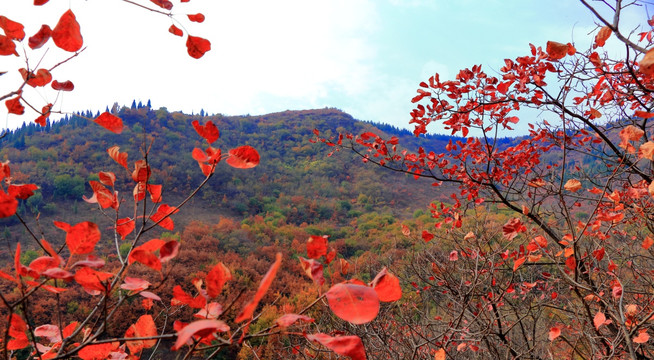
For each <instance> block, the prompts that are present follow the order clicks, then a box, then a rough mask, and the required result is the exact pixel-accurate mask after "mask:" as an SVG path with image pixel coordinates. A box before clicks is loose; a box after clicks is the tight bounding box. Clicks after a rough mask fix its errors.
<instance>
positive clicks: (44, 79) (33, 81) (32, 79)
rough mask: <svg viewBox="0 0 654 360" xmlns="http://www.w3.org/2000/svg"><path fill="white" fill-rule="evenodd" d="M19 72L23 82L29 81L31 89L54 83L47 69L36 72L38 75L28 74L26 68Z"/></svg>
mask: <svg viewBox="0 0 654 360" xmlns="http://www.w3.org/2000/svg"><path fill="white" fill-rule="evenodd" d="M18 71H19V72H20V74H21V76H22V77H23V80H26V81H27V85H29V86H31V87H40V86H45V85H47V84H48V83H50V81H52V74H50V72H49V71H48V70H46V69H39V70H37V71H36V74H34V73H31V72H30V73H28V72H27V69H25V68H22V69H19V70H18Z"/></svg>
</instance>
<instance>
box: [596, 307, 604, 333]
mask: <svg viewBox="0 0 654 360" xmlns="http://www.w3.org/2000/svg"><path fill="white" fill-rule="evenodd" d="M605 323H606V316H604V313H602V312H601V311H598V312H597V314H595V317H594V318H593V324H594V325H595V329H596V330H599V328H600V326H602V325H604V324H605Z"/></svg>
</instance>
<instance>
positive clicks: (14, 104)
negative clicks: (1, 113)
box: [5, 95, 25, 115]
mask: <svg viewBox="0 0 654 360" xmlns="http://www.w3.org/2000/svg"><path fill="white" fill-rule="evenodd" d="M20 99H21V97H20V95H19V96H16V97H15V98H13V99H9V100H7V101H5V106H6V107H7V110H8V111H9V113H10V114H16V115H23V114H24V113H25V107H24V106H23V104H21V103H20Z"/></svg>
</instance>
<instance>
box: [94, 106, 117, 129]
mask: <svg viewBox="0 0 654 360" xmlns="http://www.w3.org/2000/svg"><path fill="white" fill-rule="evenodd" d="M93 121H95V123H96V124H98V125H100V126H102V127H103V128H105V129H107V130H109V131H111V132H113V133H115V134H120V133H121V132H123V121H122V120H121V119H120V118H119V117H118V116H115V115H112V114H110V113H109V112H107V111H105V112H103V113H102V114H100V116H98V117H97V118H95V120H93Z"/></svg>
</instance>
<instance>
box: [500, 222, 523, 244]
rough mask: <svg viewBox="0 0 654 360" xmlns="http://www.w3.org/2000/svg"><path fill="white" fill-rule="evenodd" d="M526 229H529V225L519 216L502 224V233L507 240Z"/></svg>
mask: <svg viewBox="0 0 654 360" xmlns="http://www.w3.org/2000/svg"><path fill="white" fill-rule="evenodd" d="M525 231H527V227H526V226H524V224H522V221H520V219H518V218H513V219H511V220H509V221H508V222H507V223H506V224H504V226H502V234H503V235H504V237H505V238H506V239H507V240H513V238H515V237H516V236H518V234H519V233H521V232H525Z"/></svg>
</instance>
